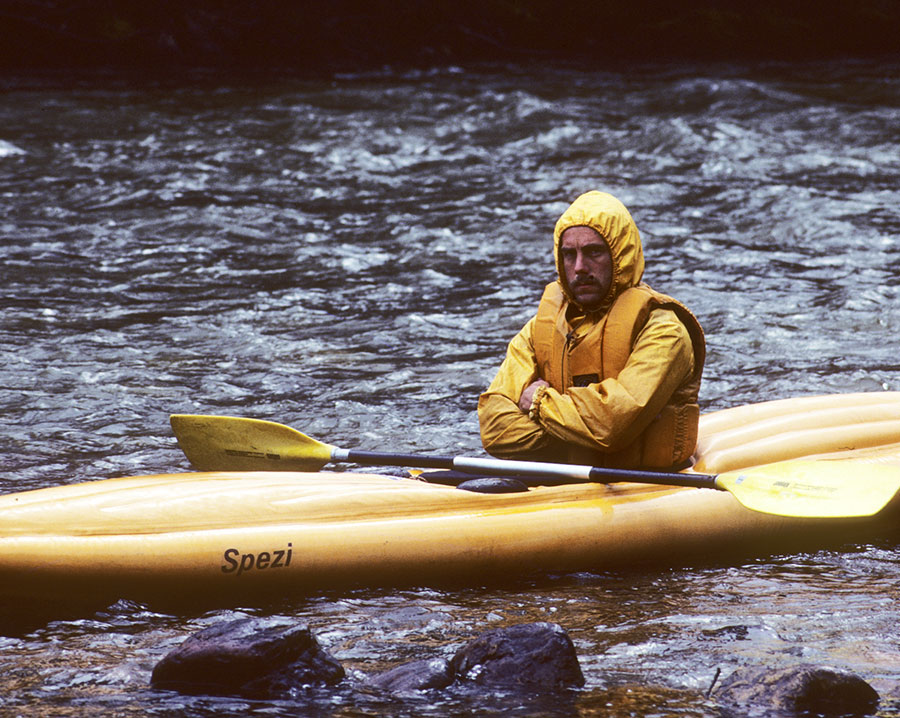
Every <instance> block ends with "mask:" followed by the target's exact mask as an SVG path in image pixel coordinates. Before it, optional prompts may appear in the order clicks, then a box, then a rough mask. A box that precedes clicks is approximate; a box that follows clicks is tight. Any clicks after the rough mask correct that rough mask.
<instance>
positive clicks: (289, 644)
mask: <svg viewBox="0 0 900 718" xmlns="http://www.w3.org/2000/svg"><path fill="white" fill-rule="evenodd" d="M343 677H344V669H343V667H342V666H341V664H340V663H338V661H337V660H335V659H334V658H333V657H332V656H331V655H330V654H329V653H328V652H327V651H325V650H324V649H323V648H322V647H321V646H320V645H319V642H318V641H317V640H316V638H315V636H313V634H312V633H311V632H310V630H309V628H307V627H306V626H303V625H300V626H274V627H273V626H270V625H266V624H264V623H263V622H261V621H258V620H255V619H249V618H247V619H240V620H237V621H230V622H228V623H223V624H220V625H216V626H212V627H210V628H207V629H205V630H203V631H200V632H198V633H196V634H194V635H193V636H191V637H190V638H188V639H187V640H186V641H185V642H184V643H182V644H181V645H180V646H179V647H178V648H176V649H175V650H173V651H172V652H170V653H169V654H168V655H167V656H165V657H164V658H163V659H162V660H161V661H160V662H159V663H158V664H157V665H156V667H155V668H154V669H153V676H152V678H151V684H152V685H153V686H154V687H156V688H164V689H169V690H174V691H178V692H180V693H187V694H191V695H240V696H244V697H252V698H274V697H281V696H284V695H286V694H289V693H290V691H291V690H292V689H298V688H301V687H303V686H311V685H312V686H322V685H332V684H335V683H338V682H339V681H340V680H341V679H342V678H343Z"/></svg>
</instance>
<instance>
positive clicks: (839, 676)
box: [714, 665, 879, 716]
mask: <svg viewBox="0 0 900 718" xmlns="http://www.w3.org/2000/svg"><path fill="white" fill-rule="evenodd" d="M714 695H715V698H716V700H717V701H719V702H720V703H723V704H730V705H736V706H747V705H756V706H768V707H770V708H772V709H777V710H783V711H788V712H793V713H796V714H798V715H818V716H866V715H871V714H873V713H874V712H875V711H876V710H877V709H878V702H879V696H878V692H877V691H876V690H875V689H874V688H872V686H870V685H869V684H868V683H867V682H866V681H864V680H863V679H862V678H860V677H859V676H856V675H854V674H852V673H847V672H844V671H835V670H831V669H829V668H821V667H817V666H809V665H802V666H792V667H789V668H783V669H781V670H777V671H772V670H770V669H768V668H765V667H752V668H742V669H738V670H737V671H735V672H734V673H732V674H731V675H730V676H729V677H728V678H726V679H725V680H724V681H722V683H721V685H720V686H719V688H718V690H716V691H715V694H714Z"/></svg>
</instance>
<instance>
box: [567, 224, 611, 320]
mask: <svg viewBox="0 0 900 718" xmlns="http://www.w3.org/2000/svg"><path fill="white" fill-rule="evenodd" d="M559 239H560V243H559V252H560V256H561V257H562V262H563V269H564V270H565V273H566V283H567V284H568V285H569V291H571V293H572V296H573V297H575V301H576V302H578V304H580V305H581V307H582V308H583V309H587V310H589V311H590V310H591V309H596V308H597V307H599V306H600V304H601V303H602V302H603V300H604V299H606V295H607V294H608V293H609V287H610V285H611V284H612V256H611V255H610V253H609V247H608V246H607V245H606V242H604V241H603V238H602V237H601V236H600V235H599V233H597V232H596V231H595V230H593V229H591V228H590V227H569V228H568V229H567V230H566V231H565V232H563V233H562V235H561V236H560V238H559Z"/></svg>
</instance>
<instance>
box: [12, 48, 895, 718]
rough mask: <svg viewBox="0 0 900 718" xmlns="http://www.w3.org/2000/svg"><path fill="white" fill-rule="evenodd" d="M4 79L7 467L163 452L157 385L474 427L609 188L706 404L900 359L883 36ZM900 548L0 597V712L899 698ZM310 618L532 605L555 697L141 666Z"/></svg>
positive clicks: (383, 637) (249, 404) (886, 704)
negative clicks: (576, 59)
mask: <svg viewBox="0 0 900 718" xmlns="http://www.w3.org/2000/svg"><path fill="white" fill-rule="evenodd" d="M190 79H191V80H192V81H191V82H179V83H172V84H165V83H158V84H146V83H145V84H142V85H126V84H121V83H118V82H116V81H109V82H106V83H98V82H85V81H83V80H81V79H78V78H60V77H52V78H44V79H39V80H35V79H29V80H10V79H7V80H5V81H4V83H3V86H2V87H3V92H2V94H0V236H2V247H0V260H2V261H0V271H2V277H3V295H2V296H3V315H2V320H0V322H2V324H0V327H2V331H0V344H2V352H3V363H2V365H0V407H2V411H3V415H4V418H5V421H4V431H3V432H2V435H0V446H2V452H0V462H2V464H0V465H2V469H3V471H2V487H0V490H2V491H3V492H11V491H16V490H24V489H31V488H38V487H43V486H51V485H54V484H59V483H73V482H78V481H85V480H90V479H94V478H101V477H110V476H120V475H131V474H139V473H159V472H170V471H182V470H189V468H190V467H189V465H188V464H187V462H186V460H185V459H184V457H183V456H182V454H181V453H180V452H179V450H178V448H177V446H176V444H175V442H174V439H173V437H172V436H171V433H170V430H169V427H168V415H169V414H170V413H179V412H186V413H220V414H235V415H243V416H253V417H257V418H266V419H272V420H275V421H280V422H283V423H286V424H289V425H291V426H294V427H296V428H298V429H300V430H301V431H303V432H305V433H308V434H310V435H312V436H314V437H317V438H320V439H323V440H326V441H329V442H330V443H334V444H336V445H339V446H345V447H348V448H360V449H375V450H379V449H381V450H384V449H387V450H391V451H404V452H422V453H424V452H437V453H444V454H448V453H449V454H473V453H478V452H480V442H479V439H478V426H477V418H476V415H475V403H476V398H477V395H478V393H479V391H481V390H482V389H483V387H485V386H486V384H487V383H488V382H489V381H490V379H491V377H492V375H493V371H494V370H495V368H496V366H497V365H498V363H499V361H500V359H501V357H502V354H503V351H504V348H505V344H506V342H507V341H508V340H509V338H510V337H511V336H512V335H513V334H514V333H515V332H516V331H517V330H518V329H519V327H520V326H521V325H522V324H523V323H524V321H525V320H526V319H527V318H528V317H529V316H530V314H531V313H532V312H533V311H534V308H535V306H536V303H537V300H538V298H539V296H540V293H541V289H542V287H543V285H544V283H545V282H547V281H548V280H549V279H551V278H552V276H553V267H552V261H551V257H550V250H551V231H552V226H553V223H554V222H555V220H556V217H557V216H558V215H559V213H560V212H561V211H562V210H563V209H564V208H565V206H566V205H567V203H568V202H569V201H571V200H572V199H573V198H574V197H575V196H576V195H577V194H579V193H581V192H582V191H585V190H589V189H595V188H596V189H604V190H607V191H610V192H612V193H613V194H616V195H617V196H618V197H620V198H621V199H622V200H623V201H624V202H625V204H626V205H627V206H628V207H629V209H631V211H632V213H633V215H634V216H635V219H636V221H637V223H638V226H639V227H640V228H641V231H642V234H643V238H644V243H645V254H646V257H647V273H646V275H645V278H646V279H647V281H648V282H650V283H651V284H652V285H653V286H654V287H656V288H658V289H661V290H663V291H666V292H667V293H670V294H673V295H675V296H677V297H679V298H680V299H682V300H683V301H684V302H686V303H687V304H688V305H689V306H690V307H691V308H692V309H694V311H695V312H696V314H697V315H698V316H699V318H700V320H701V322H702V323H703V325H704V327H705V329H706V331H707V337H708V343H709V358H708V362H707V369H706V372H705V378H704V384H703V388H702V392H701V401H702V404H703V408H704V410H706V411H709V410H715V409H719V408H726V407H729V406H735V405H739V404H744V403H748V402H755V401H764V400H768V399H779V398H786V397H790V396H802V395H811V394H823V393H837V392H856V391H880V390H898V389H900V358H898V339H897V335H898V330H900V302H898V301H897V300H898V296H897V295H898V288H900V210H898V207H900V144H898V142H897V128H898V126H900V66H897V65H885V64H883V63H881V64H879V63H874V62H856V63H842V64H838V63H835V64H815V65H790V66H788V65H768V66H755V67H742V66H715V67H712V66H701V67H698V66H667V67H655V66H647V67H641V68H634V69H631V70H628V71H627V72H625V71H622V72H584V71H580V70H578V69H571V68H569V69H566V68H538V67H481V68H477V69H466V70H463V69H459V68H445V69H440V70H434V71H431V72H415V73H399V72H391V71H384V72H379V73H372V74H363V75H352V76H337V77H330V78H327V79H317V80H310V79H283V80H278V81H276V80H272V79H271V78H270V79H268V80H266V81H264V82H262V81H249V80H246V81H244V80H242V81H238V80H234V79H230V80H221V79H217V78H214V77H196V78H190ZM898 581H900V545H898V543H897V542H896V541H891V540H887V541H884V542H881V543H871V544H870V543H862V544H854V545H848V546H842V547H839V548H833V549H829V550H823V551H817V552H810V553H801V554H786V555H776V556H759V557H753V558H751V559H748V560H735V561H732V562H725V563H703V564H691V565H686V566H676V567H671V568H656V569H652V570H651V569H635V570H631V571H618V572H597V573H583V574H577V575H559V576H546V575H544V576H527V577H522V578H521V579H520V580H517V581H513V582H511V583H506V584H504V585H500V586H472V587H465V588H460V589H456V590H451V589H434V588H428V587H423V588H419V589H415V588H413V589H404V590H387V589H379V590H366V589H359V590H355V591H349V592H343V593H322V594H315V595H312V596H303V597H300V596H296V597H291V596H285V597H282V598H280V599H279V600H278V601H273V602H272V603H270V604H266V605H262V606H259V605H253V606H231V607H227V608H217V609H213V610H197V611H192V612H188V613H180V612H171V611H168V612H167V611H162V610H159V609H158V608H156V607H154V606H148V605H141V604H137V603H131V602H126V601H120V602H118V603H115V604H113V605H111V606H106V607H101V608H99V609H97V610H95V611H93V610H92V611H90V612H88V613H75V614H73V615H62V616H55V615H54V616H42V617H40V618H39V619H38V618H36V617H29V618H23V619H21V622H20V621H19V619H13V618H10V617H6V620H5V621H4V624H5V625H4V628H5V633H6V634H8V635H7V636H6V637H0V715H3V716H7V715H9V716H13V715H19V714H22V715H24V714H35V713H40V714H45V715H50V714H52V715H57V716H87V715H93V714H96V713H103V714H106V715H117V716H144V715H159V716H162V715H174V714H179V715H195V716H206V715H213V714H215V715H234V716H237V715H266V716H272V715H295V714H305V715H322V716H332V715H333V716H362V715H401V716H402V715H406V716H420V715H435V716H437V715H449V714H478V715H495V714H496V715H504V716H533V715H550V716H557V715H558V716H563V715H565V716H569V715H579V716H621V715H632V716H715V715H718V713H717V709H716V707H715V703H714V702H713V701H710V700H707V699H705V698H704V697H703V694H704V693H705V692H706V690H707V689H708V687H709V686H710V684H711V683H712V682H713V680H714V677H715V675H716V672H717V671H721V674H722V676H727V675H728V674H729V673H730V672H731V671H733V670H734V669H736V668H739V667H741V666H754V665H767V666H770V667H772V668H778V667H783V666H789V665H795V664H798V663H815V664H818V665H823V666H828V667H831V668H837V669H845V670H849V671H853V672H855V673H857V674H858V675H860V676H862V677H863V678H865V679H866V680H868V681H869V682H870V683H871V684H872V685H873V686H874V687H875V688H876V689H877V690H878V691H879V692H880V693H881V695H882V703H881V707H880V712H879V715H881V716H898V715H900V686H898V683H900V642H898V633H897V629H896V616H897V614H896V600H897V599H898V598H900V584H898ZM243 615H254V616H259V617H262V618H264V619H267V620H270V621H272V622H276V623H277V622H289V621H305V622H308V623H309V624H310V626H311V627H312V628H313V629H314V631H315V632H316V634H317V635H318V637H319V639H320V641H321V642H322V643H323V644H324V645H325V646H326V647H327V648H328V649H329V650H330V651H331V652H332V653H333V654H334V655H335V656H336V657H337V658H338V659H340V660H341V661H342V662H343V663H344V664H345V665H346V666H347V667H348V668H349V669H351V670H353V671H360V672H363V671H371V670H376V669H383V668H385V667H388V666H390V665H393V664H396V663H400V662H403V661H406V660H411V659H416V658H426V657H432V656H435V655H444V656H447V655H450V654H451V653H452V652H453V651H454V650H455V649H456V647H458V646H459V645H460V644H461V643H462V642H464V641H466V640H468V639H469V638H471V637H473V636H474V635H475V634H477V633H478V632H479V631H482V630H485V629H487V628H493V627H498V626H503V625H510V624H514V623H518V622H523V621H531V620H551V621H555V622H557V623H559V624H561V625H562V626H563V627H565V628H566V629H567V630H568V631H569V633H570V635H571V636H572V638H573V640H574V642H575V644H576V648H577V651H578V654H579V657H580V660H581V662H582V666H583V669H584V672H585V675H586V678H587V685H586V687H585V688H584V689H582V690H580V691H575V692H573V693H572V694H571V695H568V696H567V699H566V700H560V698H559V697H558V696H555V697H553V698H542V697H535V696H531V697H528V696H526V697H521V698H518V699H512V698H510V697H508V696H505V697H504V696H492V695H487V696H482V697H480V698H475V697H472V696H462V695H456V694H452V693H447V694H441V695H422V696H418V697H407V698H405V699H396V700H394V699H392V700H388V699H385V698H383V697H379V696H374V695H369V694H366V693H363V692H360V691H358V690H355V689H353V688H352V687H346V686H345V687H344V688H341V689H339V690H336V691H324V692H321V693H318V692H311V693H309V694H308V695H304V696H301V697H299V698H298V702H299V707H298V704H293V703H290V702H260V703H252V702H246V701H241V700H235V699H204V698H191V699H187V698H184V697H178V696H175V695H172V694H168V693H163V692H155V691H152V690H151V689H150V688H149V687H148V680H149V675H150V671H151V670H152V667H153V665H154V664H155V662H156V661H157V660H159V659H160V658H161V657H162V656H163V655H164V654H165V653H166V652H167V651H168V650H170V649H171V648H172V647H173V646H174V645H176V644H177V643H178V642H180V641H181V640H183V639H184V638H185V637H186V636H187V635H189V634H190V633H191V632H193V631H195V630H197V629H198V628H200V627H203V626H207V625H211V624H213V623H216V622H219V621H222V620H225V619H227V618H232V617H235V616H243Z"/></svg>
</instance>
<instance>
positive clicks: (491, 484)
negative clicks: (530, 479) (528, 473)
mask: <svg viewBox="0 0 900 718" xmlns="http://www.w3.org/2000/svg"><path fill="white" fill-rule="evenodd" d="M457 488H458V489H462V490H463V491H477V492H478V493H480V494H512V493H516V492H518V491H528V486H527V485H526V484H524V483H523V482H521V481H519V480H518V479H505V478H487V477H486V478H479V479H469V480H468V481H463V482H462V483H460V484H459V485H458V486H457Z"/></svg>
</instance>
